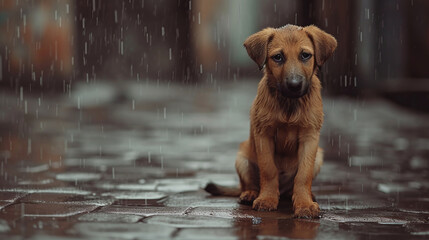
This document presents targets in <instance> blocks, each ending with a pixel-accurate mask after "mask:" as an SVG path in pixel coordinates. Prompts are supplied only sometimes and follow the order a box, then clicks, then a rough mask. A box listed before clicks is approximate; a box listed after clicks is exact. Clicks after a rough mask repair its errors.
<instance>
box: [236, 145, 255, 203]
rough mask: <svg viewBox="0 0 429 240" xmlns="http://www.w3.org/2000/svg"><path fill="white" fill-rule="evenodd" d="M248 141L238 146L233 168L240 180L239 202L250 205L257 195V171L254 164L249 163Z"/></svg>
mask: <svg viewBox="0 0 429 240" xmlns="http://www.w3.org/2000/svg"><path fill="white" fill-rule="evenodd" d="M248 144H249V143H248V141H245V142H243V143H241V144H240V150H239V151H238V153H237V158H236V160H235V168H236V170H237V173H238V176H239V178H240V184H241V191H242V192H241V195H240V198H239V202H240V203H242V204H248V205H251V204H252V203H253V200H255V199H256V198H257V197H258V195H259V171H258V167H257V165H256V164H255V163H252V162H251V161H249V154H248V153H249V146H248Z"/></svg>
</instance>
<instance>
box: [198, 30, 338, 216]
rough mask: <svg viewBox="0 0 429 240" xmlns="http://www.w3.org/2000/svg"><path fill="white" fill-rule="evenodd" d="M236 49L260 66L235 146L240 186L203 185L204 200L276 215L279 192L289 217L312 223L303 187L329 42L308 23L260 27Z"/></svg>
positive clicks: (307, 186) (311, 167)
mask: <svg viewBox="0 0 429 240" xmlns="http://www.w3.org/2000/svg"><path fill="white" fill-rule="evenodd" d="M244 47H245V48H246V50H247V53H248V54H249V56H250V58H251V59H252V60H253V61H255V62H256V64H257V65H258V67H259V69H260V70H262V69H263V73H264V75H263V78H262V79H261V81H260V82H259V84H258V90H257V95H256V98H255V100H254V101H253V105H252V107H251V110H250V137H249V139H248V140H246V141H244V142H242V143H241V144H240V148H239V151H238V154H237V158H236V161H235V168H236V170H237V173H238V176H239V178H240V188H230V187H225V186H220V185H217V184H214V183H209V184H207V186H206V187H205V190H206V191H207V192H209V193H211V194H212V195H224V196H239V202H240V203H242V204H249V205H252V208H253V209H255V210H259V211H274V210H277V207H278V203H279V198H280V193H282V194H288V195H290V196H291V197H292V202H293V210H294V216H295V217H298V218H317V217H319V216H320V215H319V214H320V208H319V205H318V204H317V203H316V202H315V201H314V198H313V195H312V192H311V185H312V181H313V179H314V178H315V177H316V175H317V174H318V173H319V170H320V167H321V165H322V163H323V150H322V149H321V148H319V135H320V129H321V127H322V124H323V105H322V96H321V88H322V87H321V83H320V80H319V78H318V77H317V73H318V71H319V69H320V67H321V66H322V65H323V64H324V63H325V61H326V60H327V59H328V58H329V57H330V56H332V54H333V52H334V50H335V49H336V47H337V41H336V39H335V38H334V37H333V36H332V35H330V34H328V33H326V32H324V31H322V30H321V29H319V28H318V27H316V26H314V25H310V26H307V27H299V26H295V25H289V24H288V25H286V26H284V27H281V28H266V29H263V30H262V31H260V32H257V33H255V34H253V35H251V36H249V37H248V38H247V39H246V40H245V42H244Z"/></svg>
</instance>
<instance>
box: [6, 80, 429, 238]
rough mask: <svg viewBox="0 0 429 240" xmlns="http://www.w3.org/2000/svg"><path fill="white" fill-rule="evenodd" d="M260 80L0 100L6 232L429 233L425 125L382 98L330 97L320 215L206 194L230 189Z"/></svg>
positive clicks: (428, 120) (100, 86)
mask: <svg viewBox="0 0 429 240" xmlns="http://www.w3.org/2000/svg"><path fill="white" fill-rule="evenodd" d="M256 85H257V82H255V81H250V80H248V81H244V80H242V81H241V82H240V83H231V84H227V83H222V84H218V85H216V86H213V85H207V86H204V84H202V85H201V86H197V87H195V86H194V87H189V86H181V85H173V84H168V85H167V84H166V85H159V84H158V85H156V84H154V85H153V84H148V83H146V82H143V83H136V82H134V83H132V82H125V83H121V84H120V85H119V84H117V85H115V84H105V83H101V82H100V83H97V84H81V85H78V86H76V87H75V88H74V89H73V91H72V92H70V93H67V94H64V95H57V96H43V95H41V94H26V93H23V94H17V95H16V94H14V93H10V92H2V94H1V96H0V110H1V111H0V134H1V139H0V162H1V169H0V178H1V181H0V209H1V210H0V236H1V238H7V239H15V238H20V236H24V237H28V238H30V239H53V238H55V239H58V238H60V239H61V238H64V239H74V238H88V239H106V238H107V239H108V238H114V239H155V238H156V239H170V238H175V239H202V238H204V239H211V238H216V239H235V238H250V239H251V238H258V239H287V238H301V239H302V238H304V239H307V238H315V237H317V238H321V239H335V238H347V239H353V238H377V239H379V238H387V237H388V238H393V239H395V238H396V239H412V238H416V239H419V238H421V239H424V238H427V237H428V236H429V191H428V189H429V179H428V177H427V176H428V170H429V161H428V158H429V132H428V131H427V129H429V128H428V127H429V116H428V115H423V114H419V113H416V112H412V111H409V110H406V109H401V108H399V107H397V106H395V105H393V104H391V103H389V102H386V101H384V100H382V99H378V98H370V99H361V100H351V99H347V98H329V97H325V99H324V106H325V124H324V127H323V130H322V137H321V145H322V147H323V148H324V149H325V156H326V157H325V163H324V165H323V167H322V171H321V173H320V174H319V176H318V177H317V180H316V181H315V182H314V183H313V191H314V193H315V195H316V198H317V201H318V202H319V204H320V207H321V209H322V213H323V216H322V218H321V219H317V220H305V219H293V215H292V209H291V203H290V202H289V201H287V200H284V201H282V202H281V203H280V207H279V211H276V212H256V211H253V210H251V209H250V207H248V206H242V205H239V204H237V202H236V199H235V198H227V197H211V196H209V195H208V194H207V193H205V192H204V191H202V190H201V188H202V187H204V186H205V184H206V183H207V182H208V181H214V182H217V183H220V184H224V185H235V184H238V179H237V177H236V175H235V171H234V158H235V153H236V151H237V147H238V144H239V143H240V141H243V140H244V139H246V138H247V137H248V128H249V117H248V112H249V108H250V105H251V102H252V100H253V98H254V96H255V92H256Z"/></svg>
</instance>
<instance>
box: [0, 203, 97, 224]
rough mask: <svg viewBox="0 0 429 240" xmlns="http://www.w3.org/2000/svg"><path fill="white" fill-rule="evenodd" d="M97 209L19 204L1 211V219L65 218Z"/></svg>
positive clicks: (82, 206) (89, 206)
mask: <svg viewBox="0 0 429 240" xmlns="http://www.w3.org/2000/svg"><path fill="white" fill-rule="evenodd" d="M97 207H98V206H96V205H68V204H61V203H44V204H34V203H17V204H13V205H10V206H7V207H5V208H4V209H2V210H1V211H0V218H2V219H8V220H13V219H19V218H22V217H40V218H44V217H55V218H65V217H70V216H73V215H76V214H80V213H87V212H91V211H93V210H94V209H96V208H97Z"/></svg>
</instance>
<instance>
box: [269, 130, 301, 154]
mask: <svg viewBox="0 0 429 240" xmlns="http://www.w3.org/2000/svg"><path fill="white" fill-rule="evenodd" d="M274 140H275V146H276V148H275V152H276V154H280V155H295V154H296V153H297V151H298V128H297V127H293V126H289V127H279V128H277V131H276V134H275V138H274Z"/></svg>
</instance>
